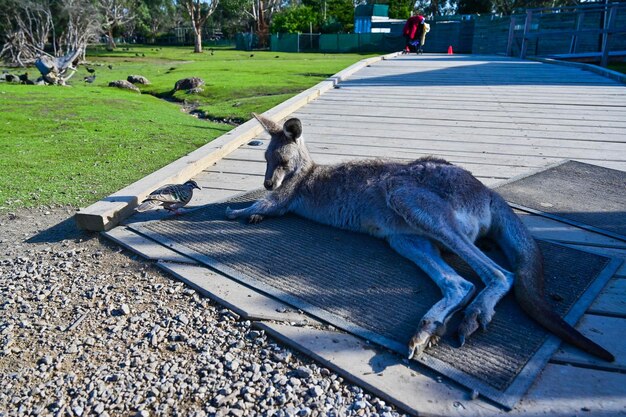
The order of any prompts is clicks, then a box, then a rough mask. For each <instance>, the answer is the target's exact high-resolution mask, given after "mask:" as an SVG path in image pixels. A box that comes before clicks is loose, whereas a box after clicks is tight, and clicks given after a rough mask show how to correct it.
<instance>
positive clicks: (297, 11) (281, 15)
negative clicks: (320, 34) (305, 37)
mask: <svg viewBox="0 0 626 417" xmlns="http://www.w3.org/2000/svg"><path fill="white" fill-rule="evenodd" d="M318 20H319V16H318V14H317V13H315V12H314V11H313V10H312V9H311V8H310V7H309V6H295V7H289V8H287V9H285V10H282V11H280V12H278V13H276V14H275V15H274V17H273V19H272V26H271V30H272V32H274V33H277V32H279V33H299V32H300V33H301V32H308V31H309V28H310V25H311V24H315V25H316V24H317V22H318Z"/></svg>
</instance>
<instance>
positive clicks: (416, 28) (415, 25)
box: [402, 13, 426, 53]
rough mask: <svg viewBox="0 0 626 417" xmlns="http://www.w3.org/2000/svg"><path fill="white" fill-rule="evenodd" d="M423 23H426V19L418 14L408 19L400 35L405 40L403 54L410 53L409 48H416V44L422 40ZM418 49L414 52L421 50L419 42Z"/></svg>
mask: <svg viewBox="0 0 626 417" xmlns="http://www.w3.org/2000/svg"><path fill="white" fill-rule="evenodd" d="M424 23H426V19H425V18H424V16H422V15H421V14H419V13H414V14H413V16H411V17H409V19H408V20H407V21H406V23H405V24H404V29H402V34H403V35H404V38H405V39H406V44H405V46H404V53H409V52H410V51H411V49H412V48H411V46H414V45H415V46H416V45H417V44H416V42H420V40H421V39H422V34H423V33H424ZM419 45H420V48H419V49H417V50H416V52H418V53H419V52H420V50H421V49H422V48H421V47H422V45H421V42H420V43H419Z"/></svg>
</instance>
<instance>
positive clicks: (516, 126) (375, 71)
mask: <svg viewBox="0 0 626 417" xmlns="http://www.w3.org/2000/svg"><path fill="white" fill-rule="evenodd" d="M339 87H340V88H338V89H334V90H331V91H328V92H327V93H325V94H324V95H322V96H321V97H320V98H319V99H317V100H315V101H313V102H311V103H309V104H307V105H305V106H304V107H302V108H300V109H299V110H298V111H297V112H296V113H294V116H296V117H299V118H301V119H302V122H303V127H304V137H305V139H306V141H307V143H308V144H309V147H310V150H311V153H312V155H313V158H314V159H315V160H316V161H318V162H320V163H335V162H339V161H344V160H347V159H353V158H368V157H394V158H418V157H420V156H424V155H438V156H442V157H445V158H446V159H448V160H451V161H454V162H455V163H458V164H459V165H462V166H464V167H466V168H467V169H469V170H470V171H472V172H473V173H474V174H475V175H476V176H478V177H479V179H480V180H481V181H483V182H484V183H485V184H487V185H494V184H496V183H497V182H499V181H501V180H502V179H508V178H511V177H513V176H515V175H517V174H520V173H528V172H531V171H533V170H536V169H537V168H539V167H542V166H545V165H548V164H550V163H553V162H555V161H558V160H561V159H576V160H580V161H583V162H588V163H593V164H596V165H601V166H606V167H609V168H613V169H619V170H623V171H626V94H625V92H626V90H625V88H626V87H624V85H622V84H619V83H617V82H614V81H612V80H610V79H607V78H603V77H601V76H599V75H597V74H594V73H591V72H586V71H582V70H580V69H578V68H570V67H562V66H552V65H547V64H543V63H538V62H530V61H519V60H515V59H509V58H506V57H481V56H476V57H474V56H457V55H454V56H451V57H446V56H424V57H415V56H410V57H409V56H403V57H398V58H394V59H388V60H385V61H380V62H378V63H376V64H373V65H371V66H369V67H365V68H363V69H361V70H359V71H358V72H356V73H355V74H353V76H352V77H351V78H349V79H347V80H344V81H342V82H341V83H340V85H339ZM257 139H260V140H261V141H262V142H263V143H262V145H261V146H258V147H253V146H248V145H244V146H242V147H241V148H239V149H238V150H236V151H235V152H233V153H231V154H230V155H228V156H227V157H226V158H224V159H222V160H220V161H218V162H217V163H216V164H215V165H213V166H211V167H207V168H206V169H205V171H204V172H203V173H202V174H201V175H199V176H198V177H197V180H198V181H199V183H200V184H201V186H202V187H203V194H204V193H206V194H207V195H209V194H210V196H207V197H203V198H204V199H200V200H198V201H206V202H210V201H216V200H218V199H219V198H217V197H218V196H220V197H221V196H231V195H234V194H236V193H239V192H240V191H244V190H250V189H254V188H259V187H261V186H262V182H263V175H264V171H265V165H264V162H263V161H264V159H263V152H264V149H265V146H267V142H268V141H267V139H268V136H267V135H266V134H263V135H260V136H259V137H258V138H257ZM194 202H196V199H195V197H194ZM522 219H523V221H524V223H525V224H526V225H527V226H528V227H529V228H530V229H531V231H532V233H533V234H534V235H535V236H537V237H539V238H544V239H551V240H556V241H560V242H563V243H566V244H570V245H572V246H573V247H576V248H579V249H583V250H589V251H591V252H595V253H600V254H603V255H605V256H610V257H617V258H621V259H626V243H625V242H621V241H619V240H615V239H611V238H608V237H606V236H602V235H598V234H594V233H591V232H587V231H584V230H581V229H578V228H575V227H573V226H569V225H565V224H562V223H559V222H556V221H553V220H549V219H543V218H540V217H536V216H533V215H522ZM625 300H626V265H622V266H621V267H620V269H619V270H618V271H617V273H616V274H615V276H614V277H613V278H612V279H611V280H610V281H609V284H608V285H607V286H606V287H605V288H604V290H603V291H602V293H601V294H600V295H599V296H598V297H597V298H596V300H595V301H594V303H593V304H592V306H591V307H590V308H589V310H588V311H587V314H585V315H584V316H583V318H582V320H581V322H580V323H579V326H580V328H581V329H583V331H584V332H587V333H588V334H589V335H591V336H592V337H593V338H594V339H595V340H597V341H599V342H600V343H604V344H606V345H607V347H608V348H609V349H610V350H612V351H614V353H615V354H616V355H617V361H616V362H615V363H614V364H605V363H604V364H603V363H600V362H594V359H592V358H590V357H588V356H587V355H585V354H582V353H580V352H578V351H576V350H575V349H573V348H570V347H568V346H564V347H563V348H562V349H561V350H560V351H559V352H558V353H557V354H556V355H555V356H554V357H553V363H551V364H549V365H548V366H547V367H546V369H545V370H544V371H543V373H542V374H541V376H540V377H539V378H538V379H537V380H536V381H535V384H534V385H533V387H532V388H531V389H530V390H529V392H528V393H527V394H526V396H525V397H524V399H523V400H522V401H521V402H520V404H518V406H516V407H515V409H514V410H513V411H511V412H510V413H508V414H506V415H544V414H545V415H559V416H565V415H582V414H585V415H586V414H589V415H594V416H595V415H598V416H607V417H608V416H616V415H626V374H625V373H623V371H624V367H625V366H626V365H625V361H626V352H625V351H624V344H623V343H621V335H622V334H623V333H624V331H625V330H626V301H625ZM329 360H330V359H329ZM339 362H340V361H339ZM435 391H437V390H435ZM415 395H417V396H419V395H420V394H419V392H417V393H416V394H415ZM442 398H443V397H442ZM427 400H428V399H427V398H424V399H423V401H424V402H426V401H427ZM439 400H441V399H439ZM433 404H437V398H435V399H434V401H433ZM468 404H469V403H468ZM481 404H484V403H480V402H472V403H471V404H470V405H468V410H472V413H473V415H495V414H500V413H494V412H493V411H487V409H488V408H489V407H487V406H486V405H485V407H484V408H483V407H482V406H481ZM461 406H463V404H461ZM438 407H439V406H433V407H430V406H428V407H426V409H428V411H429V412H430V411H432V412H436V411H437V410H438V409H439V408H438ZM481 409H484V413H483V412H478V411H477V412H476V413H474V410H481ZM441 410H443V411H441V413H442V414H445V412H446V411H449V408H445V407H444V408H441ZM459 410H460V411H459V413H458V414H459V415H461V414H463V412H462V411H463V410H461V409H459ZM587 410H589V412H587ZM472 413H471V414H472ZM502 414H503V415H504V413H502Z"/></svg>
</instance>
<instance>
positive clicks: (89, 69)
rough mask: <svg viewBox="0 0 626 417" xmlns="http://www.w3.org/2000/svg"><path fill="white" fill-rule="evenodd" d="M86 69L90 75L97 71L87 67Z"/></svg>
mask: <svg viewBox="0 0 626 417" xmlns="http://www.w3.org/2000/svg"><path fill="white" fill-rule="evenodd" d="M85 69H86V70H87V72H88V73H90V74H93V73H94V72H96V70H95V69H94V68H89V67H85Z"/></svg>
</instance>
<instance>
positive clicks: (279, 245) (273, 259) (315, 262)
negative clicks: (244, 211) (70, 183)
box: [129, 190, 620, 407]
mask: <svg viewBox="0 0 626 417" xmlns="http://www.w3.org/2000/svg"><path fill="white" fill-rule="evenodd" d="M261 193H262V191H260V190H259V191H256V192H252V193H249V194H246V195H243V196H240V197H237V198H236V199H232V200H230V201H229V202H227V203H220V204H211V205H208V206H204V207H202V208H200V209H198V210H196V211H193V212H190V213H187V214H186V215H183V216H179V217H176V218H171V219H166V220H161V221H153V222H146V223H140V224H131V225H129V227H131V228H132V229H134V230H135V231H137V232H139V233H141V234H143V235H145V236H148V237H150V238H152V239H154V240H156V241H158V242H160V243H161V244H163V245H166V246H168V247H170V248H172V249H174V250H176V251H179V252H181V253H184V254H186V255H188V256H190V257H192V258H194V259H196V260H198V261H200V262H202V263H204V264H206V265H208V266H210V267H212V268H215V269H217V270H219V271H221V272H222V273H224V274H226V275H228V276H230V277H232V278H234V279H235V280H237V281H239V282H241V283H243V284H246V285H248V286H250V287H253V288H255V289H258V290H261V291H262V292H265V293H266V294H269V295H272V296H274V297H276V298H278V299H280V300H283V301H285V302H287V303H289V304H291V305H293V306H295V307H297V308H300V309H302V310H304V311H306V312H308V313H310V314H312V315H314V316H316V317H318V318H320V319H322V320H325V321H327V322H329V323H331V324H333V325H335V326H337V327H339V328H341V329H344V330H346V331H348V332H351V333H353V334H356V335H358V336H361V337H363V338H366V339H369V340H372V341H374V342H376V343H378V344H380V345H383V346H386V347H388V348H390V349H392V350H395V351H397V352H399V353H401V354H402V355H406V352H407V348H406V346H407V342H408V340H409V339H410V337H411V336H412V335H413V333H414V332H415V330H416V329H417V326H418V323H419V320H420V318H421V317H422V315H423V314H424V313H425V312H426V311H427V310H428V309H429V308H430V307H431V306H432V305H433V304H434V303H435V302H436V301H437V300H439V299H440V298H441V295H440V292H439V289H438V288H437V287H436V286H435V285H434V284H433V283H432V281H431V280H430V278H428V276H426V275H425V274H424V273H423V272H421V270H419V269H418V268H417V267H416V266H415V265H413V264H412V263H411V262H410V261H408V260H406V259H405V258H403V257H401V256H400V255H398V254H396V253H395V252H394V251H393V250H392V249H391V248H389V246H388V245H387V243H386V242H385V241H383V240H381V239H376V238H373V237H370V236H367V235H364V234H358V233H352V232H347V231H343V230H339V229H335V228H332V227H327V226H324V225H320V224H317V223H313V222H310V221H308V220H305V219H302V218H299V217H297V216H293V215H287V216H284V217H280V218H268V219H266V220H265V221H263V222H262V223H259V224H256V225H250V224H244V223H243V222H238V221H228V220H225V215H224V213H225V209H226V206H228V205H230V206H231V207H232V208H239V207H242V206H247V205H248V204H249V203H250V202H251V201H254V200H255V199H256V198H255V197H258V196H259V195H260V194H261ZM540 244H541V248H542V250H543V252H544V256H545V258H546V260H547V262H546V279H547V282H546V294H549V295H551V299H550V302H551V303H552V305H553V307H554V308H555V310H556V311H558V312H559V313H560V314H562V315H565V314H567V320H568V321H570V322H575V321H577V320H578V319H579V318H580V317H581V316H582V314H583V313H584V311H585V309H586V308H587V307H588V305H589V304H590V303H591V302H592V300H593V299H594V298H595V296H596V295H597V294H598V293H599V291H600V290H601V289H602V287H603V286H604V284H605V283H606V281H607V280H608V279H609V278H610V277H611V276H612V274H613V272H614V271H615V269H617V267H618V266H619V263H620V262H617V261H611V260H610V259H608V258H605V257H602V256H598V255H594V254H590V253H586V252H581V251H577V250H574V249H570V248H567V247H563V246H559V245H554V244H550V243H546V242H541V243H540ZM448 260H449V262H450V263H451V264H452V265H453V266H454V267H455V268H456V269H457V270H459V272H460V273H461V274H462V275H463V276H465V277H467V278H468V279H470V280H472V282H474V283H475V284H476V285H477V287H478V288H482V283H481V282H480V280H479V279H478V278H477V277H476V276H475V275H474V273H473V272H472V271H471V270H470V269H469V267H467V266H466V265H465V264H464V263H463V262H462V261H461V260H459V259H458V258H456V257H450V258H449V259H448ZM496 311H497V314H496V315H495V318H494V320H493V321H492V323H491V324H490V327H489V329H488V331H487V332H477V333H476V334H475V335H473V336H472V337H471V338H470V340H469V341H468V342H467V343H466V345H465V346H463V347H462V348H459V347H458V343H457V341H456V339H455V338H454V337H453V335H452V334H450V335H447V336H446V337H444V339H443V340H442V342H441V343H440V345H439V346H437V347H435V348H432V349H429V350H428V351H427V354H425V355H423V356H422V358H420V359H419V361H420V362H422V363H423V364H425V365H427V366H429V367H431V368H433V369H435V370H437V371H439V372H441V373H442V374H444V375H446V376H448V377H450V378H452V379H454V380H456V381H457V382H459V383H461V384H463V385H465V386H467V387H470V388H472V389H476V390H477V391H479V392H480V393H481V394H483V395H484V396H486V397H488V398H491V399H492V400H494V401H496V402H498V403H500V404H501V405H503V406H505V407H513V406H514V405H515V403H516V402H517V401H518V400H519V398H520V397H521V396H522V395H523V394H524V392H525V391H526V390H527V389H528V387H529V386H530V384H531V383H532V381H533V380H534V378H535V376H536V375H537V373H538V372H539V371H540V370H541V369H542V368H543V366H544V365H545V363H546V362H547V361H548V359H549V358H550V356H551V355H552V353H553V352H554V351H555V350H556V349H557V348H558V345H559V341H558V340H557V339H556V338H554V337H553V336H549V335H548V334H547V333H546V332H544V331H543V330H542V329H541V328H540V327H539V326H537V325H536V324H535V323H534V322H532V321H531V320H530V319H529V318H527V317H526V315H525V314H524V313H523V312H522V311H521V310H520V309H519V307H518V306H517V304H516V303H515V301H514V300H513V298H512V297H508V296H507V297H506V298H505V299H504V300H503V301H502V302H501V303H500V304H499V306H498V307H497V309H496ZM457 320H459V318H457ZM449 329H450V330H454V329H456V323H454V322H452V321H451V323H450V326H449ZM450 333H452V332H450Z"/></svg>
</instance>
